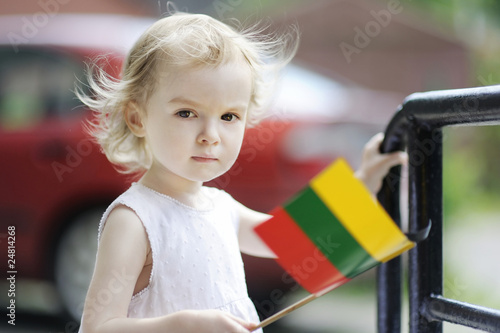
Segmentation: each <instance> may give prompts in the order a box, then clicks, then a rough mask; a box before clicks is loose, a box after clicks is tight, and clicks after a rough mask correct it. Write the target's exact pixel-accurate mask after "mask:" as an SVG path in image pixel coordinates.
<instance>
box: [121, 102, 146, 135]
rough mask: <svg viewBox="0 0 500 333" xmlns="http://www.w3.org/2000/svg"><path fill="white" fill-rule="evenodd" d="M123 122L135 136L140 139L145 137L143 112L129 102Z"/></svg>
mask: <svg viewBox="0 0 500 333" xmlns="http://www.w3.org/2000/svg"><path fill="white" fill-rule="evenodd" d="M125 122H126V123H127V126H128V128H129V129H130V131H131V132H132V133H134V135H135V136H137V137H139V138H142V137H144V136H145V135H146V127H145V126H144V112H143V111H142V110H141V109H140V107H139V105H137V103H135V102H129V103H128V105H127V108H126V109H125Z"/></svg>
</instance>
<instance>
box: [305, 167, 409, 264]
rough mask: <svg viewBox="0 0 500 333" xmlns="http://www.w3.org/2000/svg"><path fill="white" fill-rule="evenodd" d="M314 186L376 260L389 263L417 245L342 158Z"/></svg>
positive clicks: (314, 182) (324, 172) (313, 180)
mask: <svg viewBox="0 0 500 333" xmlns="http://www.w3.org/2000/svg"><path fill="white" fill-rule="evenodd" d="M310 186H311V188H312V189H313V190H314V192H316V194H317V195H318V197H320V198H321V200H322V201H323V202H324V204H325V205H326V206H327V207H328V208H329V209H330V210H331V211H332V212H333V213H334V214H335V215H336V216H337V218H338V219H339V221H340V222H341V223H342V224H343V225H344V227H345V228H346V229H347V230H348V231H349V233H350V234H351V235H352V236H353V238H354V239H356V241H357V242H358V243H359V244H360V245H361V246H362V247H363V248H364V249H365V250H366V252H368V253H369V254H370V255H371V256H372V257H373V258H374V259H376V260H378V261H380V262H386V261H388V260H390V259H392V258H394V257H396V256H398V255H399V254H401V253H403V252H404V251H406V250H408V249H410V248H412V247H413V246H414V243H413V242H411V241H409V240H408V238H407V237H406V236H405V235H404V234H403V233H402V232H401V230H400V229H399V228H398V226H397V225H396V224H395V223H394V222H393V221H392V219H391V218H390V216H389V215H388V214H387V212H386V211H385V210H384V208H383V207H382V206H380V204H379V203H378V202H377V201H376V200H375V199H374V198H372V196H371V193H370V192H369V191H368V189H366V187H365V186H364V184H363V183H362V182H361V181H360V180H358V179H357V178H356V177H354V173H353V172H352V170H351V168H350V167H349V165H348V164H347V162H346V161H345V160H343V159H338V160H337V161H336V162H335V163H333V164H332V165H331V166H330V167H328V168H327V169H326V170H324V171H323V172H322V173H320V174H319V175H318V176H316V177H315V178H314V179H312V180H311V182H310Z"/></svg>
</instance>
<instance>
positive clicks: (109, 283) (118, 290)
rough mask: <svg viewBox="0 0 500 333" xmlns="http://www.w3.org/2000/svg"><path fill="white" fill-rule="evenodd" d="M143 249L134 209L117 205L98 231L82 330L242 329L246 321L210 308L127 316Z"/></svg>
mask: <svg viewBox="0 0 500 333" xmlns="http://www.w3.org/2000/svg"><path fill="white" fill-rule="evenodd" d="M148 251H149V242H148V239H147V235H146V232H145V230H144V227H143V225H142V223H141V221H140V220H139V218H138V217H137V215H135V213H134V212H133V211H132V210H130V209H128V208H126V207H124V206H119V207H117V208H116V209H114V210H113V211H112V212H111V214H110V215H109V218H108V220H107V222H106V226H105V228H104V230H103V233H102V236H101V240H100V245H99V251H98V255H97V261H96V267H95V272H94V276H93V277H92V282H91V284H90V288H89V291H88V294H87V298H86V300H85V307H84V312H83V317H82V332H83V333H104V332H109V333H112V332H116V333H127V332H134V333H135V332H151V333H154V332H207V333H208V332H210V333H211V332H214V333H215V332H241V333H243V332H248V329H250V328H251V327H252V325H251V324H249V323H246V322H244V321H243V320H241V319H238V318H236V317H234V316H232V315H230V314H226V313H223V312H221V311H216V310H207V311H179V312H177V313H173V314H170V315H166V316H163V317H156V318H145V319H135V318H127V311H128V306H129V303H130V299H131V297H132V294H133V292H134V288H135V285H136V282H137V278H138V277H139V274H140V273H141V271H142V269H143V267H144V263H145V260H146V256H147V254H148Z"/></svg>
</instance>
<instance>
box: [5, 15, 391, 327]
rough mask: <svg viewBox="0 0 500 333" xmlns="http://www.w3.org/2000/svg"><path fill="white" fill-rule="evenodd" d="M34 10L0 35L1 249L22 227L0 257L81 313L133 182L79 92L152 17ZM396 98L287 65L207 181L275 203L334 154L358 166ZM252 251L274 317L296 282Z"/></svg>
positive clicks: (259, 294) (245, 197) (113, 63)
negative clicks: (101, 61) (114, 214)
mask: <svg viewBox="0 0 500 333" xmlns="http://www.w3.org/2000/svg"><path fill="white" fill-rule="evenodd" d="M30 18H31V16H29V15H27V16H8V17H0V30H1V31H8V33H7V34H2V36H1V37H0V156H1V158H2V163H1V164H0V243H1V251H2V253H7V246H8V242H7V233H8V230H12V229H14V228H15V263H14V266H13V267H7V263H8V262H7V260H2V261H0V269H1V270H2V271H4V272H5V271H13V270H16V271H17V276H16V278H17V279H25V278H26V279H36V280H45V281H53V282H54V283H55V286H56V288H57V291H58V293H59V294H60V298H61V300H62V303H63V304H62V305H63V307H64V308H65V309H66V310H67V311H69V313H70V314H71V315H72V316H73V317H75V318H79V316H80V314H81V311H82V307H83V300H84V297H85V293H86V290H87V287H88V283H89V281H90V278H91V275H92V272H93V265H94V259H95V252H96V247H97V236H96V235H97V224H98V222H99V220H100V217H101V215H102V213H103V211H104V209H105V207H106V206H107V205H109V203H110V202H111V201H112V200H114V199H115V198H116V197H117V196H118V195H119V194H121V193H122V192H123V191H124V190H125V189H126V188H127V187H128V186H129V184H130V182H131V181H132V179H130V177H128V176H124V175H120V174H118V173H117V172H116V171H115V169H114V168H113V166H112V165H111V164H110V163H109V162H108V161H107V160H106V158H105V156H104V155H103V154H102V153H101V152H100V151H99V148H98V147H97V146H96V145H95V144H94V143H92V141H91V140H90V138H89V137H88V136H87V135H86V134H85V132H84V131H83V124H84V122H85V120H86V119H89V117H90V116H91V113H90V112H89V111H88V110H86V109H85V108H83V107H82V106H81V103H80V102H79V101H78V100H77V99H76V98H75V96H74V94H73V92H72V91H73V89H74V84H75V81H76V80H77V79H79V80H83V77H84V75H83V73H84V62H85V61H88V60H89V57H91V58H92V57H94V56H96V55H100V54H106V55H107V58H106V59H107V61H108V62H107V68H108V70H109V72H110V73H112V74H113V75H117V74H118V73H119V71H120V67H121V62H122V59H123V57H124V54H125V52H126V50H127V49H128V48H129V47H130V46H131V45H132V43H133V42H134V41H135V40H136V39H137V37H138V36H139V35H140V33H142V31H143V30H144V29H145V28H146V27H147V26H149V25H150V24H151V23H152V20H150V19H141V18H133V17H122V16H104V15H96V16H88V15H64V14H58V15H56V16H54V17H51V18H50V21H49V22H48V23H47V24H46V25H43V26H37V21H30ZM400 100H401V98H400V96H392V95H388V94H381V93H375V92H371V91H367V90H364V89H360V88H356V87H352V86H347V85H343V84H340V83H338V82H335V81H333V80H330V79H327V78H324V77H322V76H319V75H317V74H315V73H313V72H311V71H308V70H306V69H305V68H303V67H299V66H296V65H294V66H290V67H289V69H288V72H287V74H286V75H285V77H284V80H283V84H282V88H281V90H280V93H279V94H278V98H277V100H276V102H275V106H274V107H273V108H272V110H270V116H269V117H268V119H267V120H265V121H263V122H262V124H261V125H259V126H258V127H257V128H253V129H249V130H248V132H247V134H246V139H245V142H244V145H243V147H242V150H241V154H240V157H239V159H238V161H237V162H236V164H235V166H234V167H233V168H232V169H231V170H230V171H229V172H228V173H227V174H226V175H223V176H221V177H220V178H218V179H216V180H213V181H212V182H211V185H212V186H217V187H220V188H224V189H225V190H226V191H228V192H229V193H231V194H232V195H233V196H234V197H235V198H236V199H238V200H240V201H241V202H242V203H244V204H246V205H247V206H249V207H251V208H254V209H257V210H260V211H268V210H270V209H272V208H273V207H275V206H277V205H279V204H280V203H282V202H283V201H284V200H285V199H286V198H288V197H290V196H291V195H293V194H294V193H296V192H297V191H298V190H299V189H300V188H301V187H302V186H303V185H304V184H306V183H307V181H308V180H309V179H310V178H311V177H313V176H314V175H315V174H316V173H317V172H318V171H320V170H321V169H322V168H323V167H324V166H325V165H326V164H327V163H328V162H330V161H332V160H333V159H335V158H336V157H337V156H340V155H342V156H344V157H346V158H347V159H348V160H350V161H351V163H352V164H353V166H355V165H356V164H357V163H358V158H359V156H360V152H361V148H362V146H363V145H364V143H365V142H366V141H367V140H368V139H369V138H370V137H371V136H372V135H373V134H375V133H376V132H377V131H380V130H382V129H383V124H384V123H385V121H386V120H387V119H388V118H389V117H390V115H391V114H392V112H393V110H394V108H395V107H396V106H397V103H398V102H399V101H400ZM366 110H369V111H368V112H367V111H366ZM380 115H382V116H383V117H382V118H381V117H380ZM9 227H10V229H9ZM244 260H245V263H246V270H247V276H248V283H249V289H250V294H251V296H252V297H253V298H254V300H255V301H256V303H257V304H258V306H257V307H258V309H259V311H260V312H261V313H262V314H263V315H264V316H266V315H268V314H270V313H266V311H267V312H271V311H273V310H274V305H273V304H271V305H270V304H268V303H269V302H268V303H265V301H266V300H268V299H269V297H270V294H271V292H272V291H273V289H277V288H278V289H282V291H286V289H287V288H290V287H292V286H294V285H295V284H294V283H293V281H291V280H290V279H288V278H286V276H284V275H283V272H282V271H281V270H280V269H279V268H278V266H277V265H276V264H275V263H274V262H273V261H272V260H265V259H257V258H250V257H248V256H245V257H244ZM259 302H264V303H262V304H264V305H265V306H264V305H262V306H259V305H261V304H260V303H259Z"/></svg>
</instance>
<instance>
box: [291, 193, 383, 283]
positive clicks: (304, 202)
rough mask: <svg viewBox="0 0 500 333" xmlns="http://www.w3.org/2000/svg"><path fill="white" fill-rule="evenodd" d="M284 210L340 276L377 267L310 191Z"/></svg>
mask: <svg viewBox="0 0 500 333" xmlns="http://www.w3.org/2000/svg"><path fill="white" fill-rule="evenodd" d="M284 208H285V210H286V211H287V212H288V214H289V215H290V216H291V217H292V218H293V219H294V220H295V222H296V223H297V225H298V226H299V227H300V228H301V229H302V230H303V231H304V233H306V234H307V236H308V237H309V239H310V240H311V241H312V242H313V243H314V244H315V245H316V246H317V247H318V249H319V250H320V251H321V252H322V253H323V254H324V256H325V257H327V258H328V260H329V261H330V262H331V263H332V264H333V265H334V266H335V267H336V268H337V269H338V270H339V271H340V272H341V273H342V274H343V275H344V276H346V277H348V278H353V277H354V276H356V275H358V274H360V273H362V272H364V271H366V270H368V269H370V268H372V267H374V266H376V265H378V264H379V262H378V261H377V260H375V259H373V258H372V257H371V256H370V255H369V254H368V252H366V251H365V249H364V248H363V247H361V245H359V244H358V242H356V240H355V239H354V238H353V237H352V236H351V234H350V233H349V232H348V231H347V230H346V229H345V228H344V226H343V225H342V223H340V222H339V220H338V219H337V218H336V217H335V215H334V214H333V212H331V211H330V210H329V209H328V208H327V207H326V206H325V204H324V203H323V201H321V199H320V198H319V197H318V196H317V195H316V193H315V192H314V191H313V190H312V189H311V188H310V187H307V188H305V189H304V190H303V191H302V192H301V193H300V195H299V196H297V197H296V198H295V199H294V200H292V201H291V202H289V203H288V204H287V205H286V206H285V207H284Z"/></svg>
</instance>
